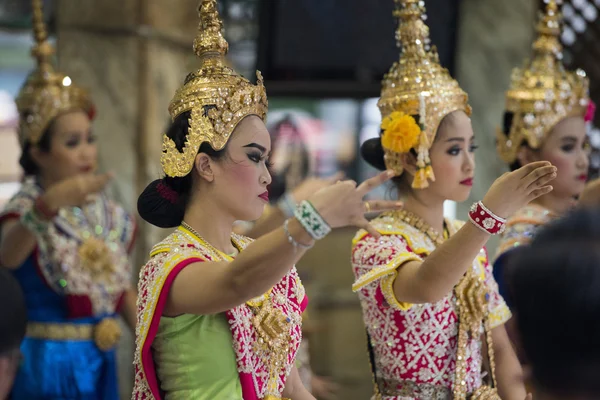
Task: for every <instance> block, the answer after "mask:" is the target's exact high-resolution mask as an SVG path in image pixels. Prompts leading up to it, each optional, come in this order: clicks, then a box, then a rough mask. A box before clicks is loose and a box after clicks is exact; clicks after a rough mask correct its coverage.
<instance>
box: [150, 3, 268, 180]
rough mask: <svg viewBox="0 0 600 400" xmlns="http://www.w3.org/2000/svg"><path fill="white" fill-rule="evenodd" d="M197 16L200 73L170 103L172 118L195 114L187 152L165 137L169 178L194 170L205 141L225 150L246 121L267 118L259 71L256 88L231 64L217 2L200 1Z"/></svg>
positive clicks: (164, 161)
mask: <svg viewBox="0 0 600 400" xmlns="http://www.w3.org/2000/svg"><path fill="white" fill-rule="evenodd" d="M198 12H199V14H200V24H199V27H198V35H197V37H196V39H195V40H194V52H195V54H196V55H197V56H198V57H199V59H200V69H198V70H197V71H195V72H192V73H191V74H189V75H188V76H187V78H186V80H185V83H184V85H183V86H182V87H181V88H179V90H177V92H176V93H175V96H174V97H173V99H172V100H171V103H170V104H169V113H170V114H171V118H172V119H175V118H177V116H179V115H180V114H181V113H183V112H186V111H190V112H191V118H190V119H189V125H190V127H189V131H188V134H187V138H186V143H185V147H184V149H183V151H182V152H180V151H179V150H178V149H177V148H176V146H175V143H174V142H173V140H171V139H170V138H169V137H167V136H166V135H164V137H163V154H162V157H161V164H162V168H163V171H164V173H165V174H166V175H167V176H170V177H182V176H185V175H187V174H188V173H189V172H190V171H191V170H192V167H193V166H194V159H195V158H196V155H197V154H198V150H199V148H200V145H202V143H204V142H208V143H209V144H210V146H211V147H212V148H213V149H214V150H221V149H223V147H225V145H226V144H227V141H228V140H229V138H230V137H231V134H232V133H233V130H234V129H235V127H236V126H237V125H238V124H239V123H240V121H242V120H243V119H244V118H245V117H247V116H249V115H256V116H258V117H260V118H261V119H263V120H264V119H265V117H266V114H267V108H268V102H267V94H266V91H265V87H264V85H263V79H262V75H261V74H260V72H259V71H257V72H256V76H257V84H256V85H253V84H251V83H250V82H249V81H248V80H247V79H246V78H244V77H242V76H240V75H238V74H237V73H236V72H235V71H234V70H233V69H231V68H230V67H229V66H228V65H227V62H226V60H225V55H226V54H227V51H228V44H227V41H226V40H225V39H224V38H223V34H222V30H223V22H222V21H221V19H220V17H219V13H218V11H217V1H216V0H202V2H201V4H200V6H199V9H198Z"/></svg>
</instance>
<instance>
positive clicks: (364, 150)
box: [360, 138, 386, 171]
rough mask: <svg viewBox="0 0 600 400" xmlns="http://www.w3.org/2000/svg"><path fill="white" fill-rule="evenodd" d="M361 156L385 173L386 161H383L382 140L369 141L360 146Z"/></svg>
mask: <svg viewBox="0 0 600 400" xmlns="http://www.w3.org/2000/svg"><path fill="white" fill-rule="evenodd" d="M360 155H361V156H362V158H363V159H364V160H365V161H366V162H368V163H369V164H371V165H372V166H373V167H375V168H377V169H378V170H381V171H385V169H386V168H385V161H384V160H383V156H384V153H383V147H381V139H380V138H373V139H369V140H367V141H366V142H364V143H363V144H362V146H360Z"/></svg>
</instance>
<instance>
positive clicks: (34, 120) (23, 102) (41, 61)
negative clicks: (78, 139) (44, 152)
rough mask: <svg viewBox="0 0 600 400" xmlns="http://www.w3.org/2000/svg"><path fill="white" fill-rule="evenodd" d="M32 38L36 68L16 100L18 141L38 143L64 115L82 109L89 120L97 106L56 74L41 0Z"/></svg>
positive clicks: (35, 5) (34, 7) (37, 0)
mask: <svg viewBox="0 0 600 400" xmlns="http://www.w3.org/2000/svg"><path fill="white" fill-rule="evenodd" d="M32 13H33V36H34V40H35V44H34V46H33V48H32V49H31V55H32V56H33V57H34V58H35V60H36V68H35V69H34V70H33V71H32V72H31V73H30V74H29V76H28V77H27V80H26V81H25V84H24V85H23V87H22V88H21V90H20V91H19V94H18V95H17V98H16V103H17V109H18V110H19V115H20V117H21V118H20V119H21V120H20V125H19V142H20V143H21V146H24V145H25V144H26V143H30V144H32V145H35V144H37V143H38V142H39V141H40V139H41V138H42V135H43V134H44V132H45V131H46V129H47V128H48V126H49V125H50V123H51V122H52V120H53V119H54V118H56V117H58V116H59V115H61V114H64V113H67V112H70V111H74V110H82V111H84V112H85V113H87V115H88V117H89V118H90V119H93V118H94V116H95V109H94V105H93V104H92V101H91V99H90V97H89V96H88V93H87V92H86V91H85V90H83V89H81V88H80V87H78V86H76V85H75V84H74V83H73V81H72V80H71V78H69V77H68V76H66V75H64V74H62V73H60V72H58V71H56V70H55V69H54V66H53V65H52V60H51V58H52V56H53V55H54V47H53V46H52V45H51V44H50V42H49V41H48V33H47V31H46V25H45V23H44V16H43V12H42V0H33V1H32Z"/></svg>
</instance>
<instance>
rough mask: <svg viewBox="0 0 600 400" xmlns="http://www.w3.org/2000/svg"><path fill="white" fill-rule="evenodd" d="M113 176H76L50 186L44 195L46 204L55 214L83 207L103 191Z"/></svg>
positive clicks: (106, 174) (108, 174)
mask: <svg viewBox="0 0 600 400" xmlns="http://www.w3.org/2000/svg"><path fill="white" fill-rule="evenodd" d="M112 177H113V175H112V174H110V173H105V174H85V175H81V174H79V175H76V176H73V177H71V178H67V179H65V180H62V181H60V182H58V183H56V184H54V185H52V186H50V187H49V188H48V189H47V190H46V193H44V198H43V199H44V202H45V203H46V205H47V207H48V208H49V209H50V210H51V211H53V212H55V211H58V210H59V209H61V208H62V207H69V206H81V205H83V204H85V203H87V202H89V201H90V200H91V198H92V197H93V195H94V194H96V193H98V192H100V191H102V190H103V189H104V187H105V186H106V184H107V183H108V182H109V181H110V180H111V179H112Z"/></svg>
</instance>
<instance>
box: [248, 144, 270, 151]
mask: <svg viewBox="0 0 600 400" xmlns="http://www.w3.org/2000/svg"><path fill="white" fill-rule="evenodd" d="M244 147H254V148H255V149H258V150H260V151H262V152H263V153H266V151H267V149H266V148H264V147H263V146H261V145H260V144H257V143H250V144H247V145H245V146H244Z"/></svg>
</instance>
